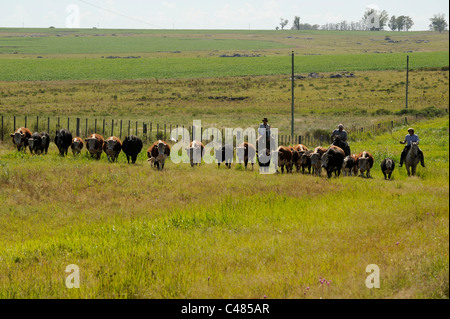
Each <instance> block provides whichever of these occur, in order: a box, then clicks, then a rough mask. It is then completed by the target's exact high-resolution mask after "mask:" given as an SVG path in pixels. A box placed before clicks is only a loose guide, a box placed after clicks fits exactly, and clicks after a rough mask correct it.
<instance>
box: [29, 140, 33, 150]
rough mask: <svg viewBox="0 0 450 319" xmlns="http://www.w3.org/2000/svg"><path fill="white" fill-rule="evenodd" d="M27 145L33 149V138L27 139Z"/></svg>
mask: <svg viewBox="0 0 450 319" xmlns="http://www.w3.org/2000/svg"><path fill="white" fill-rule="evenodd" d="M28 146H29V147H30V149H34V138H29V139H28Z"/></svg>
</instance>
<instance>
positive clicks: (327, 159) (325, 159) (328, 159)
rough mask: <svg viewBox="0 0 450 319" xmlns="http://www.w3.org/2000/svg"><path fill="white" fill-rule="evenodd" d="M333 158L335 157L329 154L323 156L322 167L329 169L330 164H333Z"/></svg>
mask: <svg viewBox="0 0 450 319" xmlns="http://www.w3.org/2000/svg"><path fill="white" fill-rule="evenodd" d="M332 158H333V155H331V154H329V153H328V152H327V153H325V154H323V155H322V167H323V168H325V169H326V168H327V167H328V163H329V162H331V159H332Z"/></svg>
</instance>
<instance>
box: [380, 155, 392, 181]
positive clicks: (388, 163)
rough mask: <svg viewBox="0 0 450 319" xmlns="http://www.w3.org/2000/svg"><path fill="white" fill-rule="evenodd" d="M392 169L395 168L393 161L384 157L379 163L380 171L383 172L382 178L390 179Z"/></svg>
mask: <svg viewBox="0 0 450 319" xmlns="http://www.w3.org/2000/svg"><path fill="white" fill-rule="evenodd" d="M394 169H395V162H394V161H393V160H392V159H390V158H386V159H385V160H384V161H383V162H382V163H381V171H382V172H383V175H384V179H391V175H392V172H393V171H394Z"/></svg>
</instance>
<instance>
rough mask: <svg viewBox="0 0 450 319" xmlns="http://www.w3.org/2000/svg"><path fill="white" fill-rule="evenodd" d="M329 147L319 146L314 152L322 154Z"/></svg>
mask: <svg viewBox="0 0 450 319" xmlns="http://www.w3.org/2000/svg"><path fill="white" fill-rule="evenodd" d="M327 150H328V149H327V148H325V147H322V146H317V147H316V149H315V150H314V153H318V154H320V156H322V155H323V154H325V153H326V151H327Z"/></svg>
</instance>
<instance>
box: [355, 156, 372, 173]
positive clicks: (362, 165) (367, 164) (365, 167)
mask: <svg viewBox="0 0 450 319" xmlns="http://www.w3.org/2000/svg"><path fill="white" fill-rule="evenodd" d="M357 165H358V169H359V171H360V173H361V177H364V173H366V177H367V178H370V169H371V168H372V167H373V156H372V155H371V154H370V153H368V152H366V151H364V152H361V153H360V154H359V155H358V161H357Z"/></svg>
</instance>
